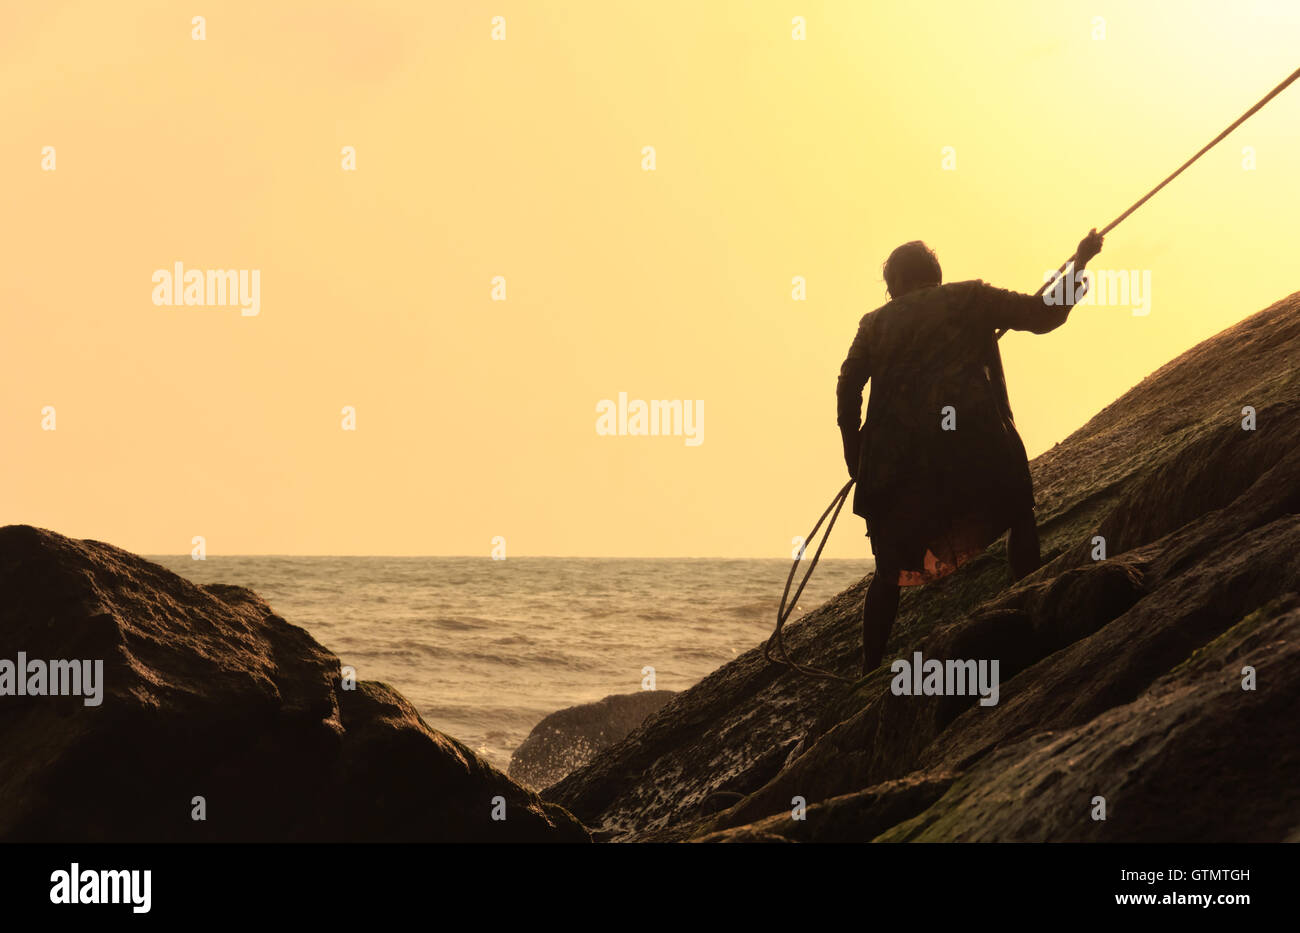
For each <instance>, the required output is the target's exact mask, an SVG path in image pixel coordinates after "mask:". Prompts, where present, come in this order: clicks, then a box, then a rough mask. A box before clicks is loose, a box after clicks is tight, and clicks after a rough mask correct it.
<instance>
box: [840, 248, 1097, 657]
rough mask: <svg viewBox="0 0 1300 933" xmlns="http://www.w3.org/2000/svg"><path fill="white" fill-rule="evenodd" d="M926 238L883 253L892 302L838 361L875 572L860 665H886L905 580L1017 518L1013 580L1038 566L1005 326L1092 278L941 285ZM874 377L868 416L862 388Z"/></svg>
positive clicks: (850, 459)
mask: <svg viewBox="0 0 1300 933" xmlns="http://www.w3.org/2000/svg"><path fill="white" fill-rule="evenodd" d="M1101 246H1102V237H1101V236H1100V235H1099V234H1098V233H1097V231H1096V230H1093V231H1092V232H1091V233H1089V234H1088V236H1086V237H1084V238H1083V240H1082V241H1081V242H1080V243H1079V249H1078V251H1077V252H1076V253H1075V260H1074V270H1073V274H1074V275H1075V277H1076V278H1075V281H1076V282H1079V280H1080V279H1079V273H1081V272H1082V271H1083V269H1084V267H1085V266H1086V265H1087V263H1088V261H1089V260H1090V259H1092V258H1093V257H1094V256H1096V255H1097V253H1099V252H1100V251H1101ZM941 279H942V273H941V271H940V268H939V260H938V259H937V258H936V257H935V255H934V253H933V252H932V251H931V250H930V249H929V248H928V247H927V246H926V245H925V244H924V243H922V242H921V241H920V240H914V241H913V242H911V243H904V244H903V245H902V246H900V247H898V249H896V250H894V251H893V252H892V253H891V254H890V256H889V259H888V260H887V261H886V262H885V285H886V287H887V288H888V289H889V296H890V299H891V300H890V301H889V303H888V304H885V305H884V306H883V307H880V308H877V309H876V310H875V311H872V312H870V313H868V314H866V315H865V316H864V317H863V318H862V320H861V322H859V324H858V333H857V336H856V337H854V339H853V344H852V346H851V347H850V348H849V353H848V357H847V358H846V359H845V360H844V364H843V366H841V367H840V376H839V382H838V384H837V386H836V401H837V409H838V411H837V421H838V423H839V427H840V434H841V437H842V439H843V442H844V461H845V463H846V464H847V466H848V468H849V475H850V476H852V477H854V478H855V479H856V480H857V489H856V491H855V492H854V497H853V511H854V513H855V514H857V515H860V516H862V517H863V518H865V519H866V521H867V534H868V535H869V536H870V538H871V550H872V553H873V554H874V556H875V560H876V571H875V574H874V576H873V577H872V579H871V585H870V586H869V587H868V588H867V595H866V598H865V600H864V601H863V606H862V654H863V658H862V670H863V673H864V674H866V673H869V672H870V671H872V670H875V668H876V667H878V666H879V665H880V662H881V659H882V657H883V655H884V651H885V642H886V640H887V639H888V638H889V630H890V629H891V628H892V627H893V625H894V616H895V615H896V614H897V612H898V590H899V587H900V586H916V585H919V584H923V583H929V582H931V581H933V580H937V579H940V578H941V577H944V576H947V575H948V574H949V573H952V571H954V570H956V569H957V568H958V567H960V566H961V565H962V564H963V563H965V562H966V561H968V560H970V559H971V558H972V557H974V556H976V555H977V554H979V553H980V552H981V551H983V550H984V549H985V548H986V547H988V545H989V544H991V543H992V542H993V541H995V540H996V539H997V538H998V537H1000V536H1001V534H1002V533H1003V532H1004V531H1006V530H1007V529H1010V535H1009V537H1008V538H1007V557H1008V560H1009V563H1010V565H1011V568H1010V569H1011V579H1012V581H1013V582H1014V581H1015V580H1019V579H1020V578H1021V577H1023V576H1025V575H1026V574H1028V573H1032V572H1033V571H1034V570H1036V569H1037V568H1038V565H1039V552H1038V529H1037V528H1036V527H1035V525H1034V492H1033V484H1032V481H1031V480H1030V478H1029V462H1028V458H1027V456H1026V454H1025V446H1024V444H1023V443H1022V442H1021V440H1020V435H1019V434H1018V433H1017V432H1016V426H1015V422H1014V420H1013V419H1012V416H1011V405H1010V402H1009V401H1008V399H1007V389H1006V382H1005V380H1004V378H1003V375H1002V358H1001V355H1000V354H999V353H998V344H997V336H996V334H997V331H999V330H1006V329H1010V330H1027V331H1030V332H1031V333H1035V334H1045V333H1047V332H1048V331H1051V330H1055V329H1056V328H1057V327H1060V326H1061V325H1062V324H1063V323H1065V319H1066V318H1067V317H1068V316H1069V314H1070V310H1071V308H1072V307H1073V303H1074V301H1075V300H1077V299H1079V298H1081V297H1083V294H1084V292H1085V291H1086V288H1082V289H1081V288H1080V287H1078V285H1076V287H1075V288H1074V290H1073V291H1072V292H1070V291H1069V290H1066V289H1064V288H1063V285H1064V283H1065V277H1062V278H1061V279H1059V280H1058V281H1057V283H1056V285H1055V286H1054V287H1053V288H1052V289H1050V290H1049V291H1048V292H1047V293H1046V294H1045V295H1042V296H1036V295H1024V294H1020V293H1017V292H1012V291H1007V290H1005V289H1001V288H994V287H993V286H991V285H986V284H985V283H984V282H982V281H978V280H975V281H969V282H954V283H951V284H948V285H941V284H940V281H941ZM868 379H870V380H871V385H872V387H871V393H870V399H869V401H868V403H867V417H866V423H865V424H861V425H860V424H859V418H860V417H861V412H862V390H863V388H864V387H865V386H866V384H867V380H868Z"/></svg>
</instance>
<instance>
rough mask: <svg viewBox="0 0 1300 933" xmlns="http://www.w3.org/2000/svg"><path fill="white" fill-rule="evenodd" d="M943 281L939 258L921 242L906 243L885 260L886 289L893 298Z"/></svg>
mask: <svg viewBox="0 0 1300 933" xmlns="http://www.w3.org/2000/svg"><path fill="white" fill-rule="evenodd" d="M942 281H943V270H941V269H940V268H939V257H937V256H935V254H934V250H932V249H930V247H928V246H926V245H925V244H924V243H922V242H921V241H920V240H913V241H912V242H911V243H904V244H903V245H902V246H900V247H899V248H898V249H896V250H894V251H893V252H892V253H890V254H889V258H888V259H886V260H885V287H886V288H888V289H889V294H890V296H891V297H893V296H897V295H900V294H902V293H903V292H906V291H908V290H909V289H912V288H923V287H925V286H926V285H938V284H939V283H940V282H942Z"/></svg>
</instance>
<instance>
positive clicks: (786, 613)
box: [763, 480, 856, 684]
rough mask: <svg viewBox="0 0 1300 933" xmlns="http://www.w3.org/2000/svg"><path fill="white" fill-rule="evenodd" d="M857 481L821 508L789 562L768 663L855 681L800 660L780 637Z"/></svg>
mask: <svg viewBox="0 0 1300 933" xmlns="http://www.w3.org/2000/svg"><path fill="white" fill-rule="evenodd" d="M854 482H856V480H849V481H848V482H847V483H845V484H844V487H843V488H842V489H841V490H840V491H839V492H837V493H836V494H835V498H834V499H832V500H831V504H830V505H828V506H826V511H824V512H822V517H821V518H819V519H817V524H815V525H813V528H812V531H810V532H808V536H807V537H806V538H804V546H803V547H802V548H800V549H799V556H798V557H796V558H795V559H794V563H793V564H791V565H790V575H789V576H788V577H786V578H785V592H783V593H782V594H781V605H780V607H779V608H778V609H777V611H776V628H775V629H774V630H773V632H772V635H771V637H770V638H768V640H767V644H765V645H763V657H765V658H767V660H768V662H769V663H772V664H779V665H781V666H782V667H788V668H790V669H791V670H794V671H798V672H799V673H800V674H803V675H805V676H807V677H817V678H820V679H822V680H839V681H843V682H844V683H846V684H849V683H853V681H852V680H850V679H849V678H848V677H841V676H840V675H839V674H834V673H832V672H830V671H825V670H822V669H821V668H819V667H810V666H807V665H802V664H799V663H798V662H796V661H795V660H794V659H793V658H791V657H790V652H789V651H787V650H786V647H785V642H784V641H783V640H782V638H781V629H782V627H783V626H784V625H785V623H786V620H787V619H789V618H790V615H791V614H792V613H793V612H794V610H795V607H796V606H798V605H799V597H800V596H801V595H802V594H803V588H804V587H805V586H807V585H808V580H809V578H810V577H812V574H813V571H814V570H816V569H817V561H818V560H819V559H820V558H821V556H822V548H824V547H826V542H827V541H828V540H829V539H830V536H831V529H832V528H834V527H835V519H837V518H839V517H840V509H842V508H844V503H845V502H847V501H848V500H849V490H850V489H852V488H853V484H854ZM827 515H829V516H830V517H831V520H830V522H829V523H828V524H827V525H826V531H825V532H823V533H822V540H821V543H820V544H818V545H817V551H816V553H814V554H813V557H812V563H811V564H809V566H808V571H807V572H806V573H805V574H804V575H803V579H802V580H800V581H799V588H798V589H797V590H795V591H794V599H792V600H789V602H788V604H787V598H788V597H789V595H790V584H791V583H793V582H794V572H795V571H796V570H798V569H799V561H801V560H803V555H804V552H805V551H806V550H807V547H808V542H810V541H812V540H813V539H814V538H815V537H816V536H817V529H818V528H820V527H821V525H822V522H824V521H826V516H827ZM773 649H775V650H777V651H779V652H780V654H781V656H780V657H779V658H776V657H773V656H772V651H773Z"/></svg>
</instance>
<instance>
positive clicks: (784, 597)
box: [763, 68, 1300, 683]
mask: <svg viewBox="0 0 1300 933" xmlns="http://www.w3.org/2000/svg"><path fill="white" fill-rule="evenodd" d="M1297 79H1300V68H1297V69H1296V70H1295V71H1293V72H1291V75H1290V76H1289V77H1288V78H1286V79H1285V80H1284V81H1283V82H1282V83H1281V84H1279V85H1278V86H1277V87H1275V88H1273V90H1271V91H1269V92H1268V93H1267V94H1265V95H1264V96H1263V97H1262V98H1261V99H1260V100H1259V102H1258V103H1257V104H1255V106H1253V107H1251V108H1250V109H1249V110H1247V111H1246V112H1245V113H1243V114H1242V115H1241V116H1239V117H1238V118H1237V119H1236V120H1233V121H1232V123H1231V124H1229V126H1228V128H1227V129H1225V130H1224V131H1223V132H1222V133H1220V134H1219V135H1218V136H1216V137H1214V138H1213V139H1212V140H1210V141H1209V142H1208V143H1206V144H1205V145H1204V146H1202V147H1201V148H1200V150H1199V151H1198V152H1197V153H1196V154H1195V155H1194V156H1192V157H1191V158H1190V159H1188V160H1187V161H1186V162H1184V163H1183V164H1182V165H1180V166H1178V168H1177V169H1175V170H1174V171H1173V172H1172V173H1170V174H1169V176H1168V177H1167V178H1165V180H1164V181H1162V182H1160V184H1158V185H1156V186H1155V187H1154V188H1152V189H1151V190H1150V191H1148V192H1147V193H1146V194H1144V195H1142V197H1140V198H1138V199H1137V200H1136V201H1134V202H1133V204H1132V205H1130V206H1129V208H1128V210H1126V211H1124V213H1122V214H1120V215H1119V216H1118V217H1116V218H1115V219H1114V220H1112V221H1111V222H1110V223H1108V224H1107V225H1106V226H1105V227H1103V228H1102V229H1101V231H1100V234H1101V235H1102V236H1105V235H1106V234H1107V233H1109V232H1110V231H1112V230H1114V229H1115V228H1116V227H1118V226H1119V225H1120V223H1121V222H1122V221H1123V220H1124V219H1125V218H1127V217H1128V216H1129V215H1130V214H1132V213H1133V212H1134V211H1136V210H1137V209H1138V208H1139V207H1141V206H1142V205H1143V204H1145V203H1146V202H1147V201H1149V200H1151V198H1152V197H1154V196H1155V194H1156V192H1158V191H1159V190H1160V189H1161V188H1163V187H1164V186H1165V185H1167V184H1169V183H1170V182H1171V181H1173V180H1174V179H1175V178H1177V177H1178V176H1179V175H1181V174H1182V173H1183V172H1184V171H1185V170H1186V169H1187V168H1188V167H1189V166H1191V164H1192V163H1193V162H1195V161H1196V160H1197V159H1199V158H1200V157H1201V156H1203V155H1205V154H1206V153H1207V152H1209V151H1210V150H1211V149H1213V148H1214V147H1215V146H1216V145H1218V144H1219V143H1220V142H1222V141H1223V139H1224V137H1226V136H1227V135H1228V134H1229V133H1231V132H1232V131H1233V130H1235V129H1236V128H1237V127H1239V126H1241V124H1243V123H1245V122H1246V121H1247V120H1248V119H1250V118H1251V117H1252V116H1254V115H1255V114H1256V113H1257V112H1259V110H1261V109H1262V108H1263V107H1264V105H1265V104H1267V103H1268V102H1269V101H1271V100H1272V99H1273V98H1274V97H1277V95H1278V94H1281V93H1282V92H1283V91H1284V90H1286V89H1287V88H1288V87H1289V86H1290V85H1291V84H1293V83H1295V81H1296V80H1297ZM1075 255H1076V254H1071V256H1070V258H1069V259H1067V260H1065V262H1063V263H1061V265H1060V267H1059V268H1058V269H1057V270H1056V275H1054V276H1053V277H1052V278H1050V279H1048V280H1047V281H1045V282H1044V283H1043V284H1042V285H1040V286H1039V288H1038V291H1036V292H1034V294H1035V295H1041V294H1042V293H1043V292H1044V291H1045V290H1046V289H1047V287H1048V286H1049V285H1052V284H1054V283H1055V282H1056V280H1057V279H1059V278H1060V277H1061V274H1062V273H1063V272H1065V269H1066V267H1067V266H1069V265H1070V263H1072V262H1074V260H1075ZM1005 333H1006V331H1005V330H1000V331H998V332H997V335H996V338H997V339H998V340H1001V339H1002V335H1003V334H1005ZM854 482H856V480H849V481H848V482H847V483H845V484H844V487H843V488H842V489H840V491H839V492H837V493H836V494H835V498H834V499H832V500H831V504H830V505H828V506H827V507H826V511H824V512H822V515H821V518H819V519H817V524H815V525H813V528H812V531H810V532H808V537H807V538H805V539H804V547H803V548H800V550H799V555H798V556H797V557H796V558H795V559H794V562H793V563H792V564H791V565H790V575H789V576H788V577H786V580H785V591H784V592H783V593H782V594H781V605H780V606H779V607H778V608H777V612H776V628H775V629H774V630H773V631H772V634H771V636H770V637H769V638H768V640H767V643H766V644H764V645H763V657H765V658H767V660H768V661H769V662H770V663H772V664H778V665H780V666H782V667H787V668H789V669H790V670H792V671H797V672H798V673H800V674H803V675H805V676H807V677H816V678H820V679H823V680H838V681H842V682H843V683H855V681H854V680H852V679H851V678H848V677H844V676H841V675H840V674H836V673H833V672H832V671H827V670H823V669H821V668H819V667H812V666H811V665H804V664H799V663H798V662H797V661H795V660H794V659H793V658H791V657H790V654H789V652H788V651H787V650H786V648H785V642H784V640H783V639H782V637H781V629H782V628H783V627H784V626H785V623H786V620H787V619H789V618H790V616H791V614H793V612H794V610H795V607H796V606H798V605H799V596H800V595H801V594H802V593H803V591H804V587H805V586H807V585H808V580H809V579H810V578H811V577H812V574H813V571H814V570H816V569H817V561H818V560H819V559H820V558H821V556H822V549H823V548H825V547H826V542H827V540H828V539H829V538H830V534H831V529H832V528H834V527H835V520H836V519H837V518H839V516H840V510H841V509H843V508H844V503H845V502H847V501H848V498H849V490H851V489H852V488H853V484H854ZM828 515H829V516H830V521H829V522H828V523H827V525H826V530H825V531H824V532H822V538H821V543H820V544H818V545H817V550H816V552H815V553H814V554H813V556H812V562H811V563H810V564H809V565H808V569H807V570H806V571H805V572H804V575H803V579H802V580H800V581H799V588H798V589H796V590H795V592H794V598H793V599H789V596H790V585H791V584H792V583H793V582H794V575H795V571H796V570H798V569H799V562H800V561H802V560H803V559H804V556H803V555H804V551H805V550H806V549H807V546H808V542H809V541H811V540H812V539H813V538H815V537H816V535H817V529H819V528H820V527H821V524H822V522H824V521H826V517H827V516H828ZM774 651H775V652H778V653H779V654H780V657H774V656H773V652H774Z"/></svg>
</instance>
